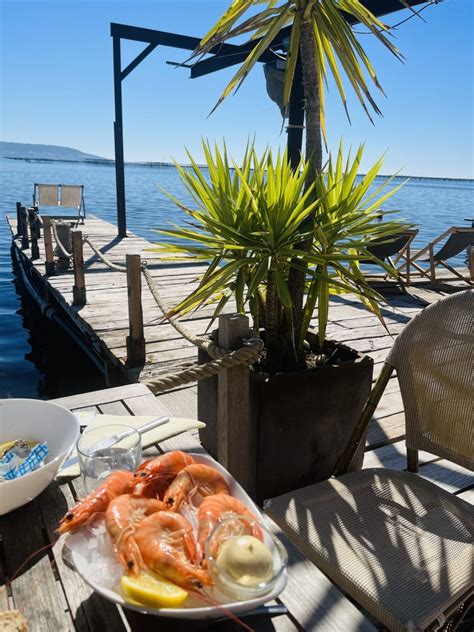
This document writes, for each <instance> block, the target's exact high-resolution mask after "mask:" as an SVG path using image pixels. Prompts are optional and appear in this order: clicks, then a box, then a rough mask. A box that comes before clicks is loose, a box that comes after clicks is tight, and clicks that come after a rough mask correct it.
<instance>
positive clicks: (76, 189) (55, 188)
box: [33, 182, 86, 222]
mask: <svg viewBox="0 0 474 632" xmlns="http://www.w3.org/2000/svg"><path fill="white" fill-rule="evenodd" d="M33 206H34V207H35V208H37V209H39V208H40V207H41V208H43V209H44V208H51V207H55V208H58V207H59V208H62V209H67V208H69V209H76V210H77V221H78V222H80V221H82V222H83V221H84V219H85V217H86V207H85V203H84V186H83V185H80V184H37V183H36V182H35V185H34V189H33ZM61 217H67V216H64V215H61Z"/></svg>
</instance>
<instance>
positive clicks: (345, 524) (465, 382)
mask: <svg viewBox="0 0 474 632" xmlns="http://www.w3.org/2000/svg"><path fill="white" fill-rule="evenodd" d="M473 308H474V294H473V293H472V292H470V291H467V292H462V293H458V294H454V295H452V296H449V297H448V298H445V299H443V300H440V301H438V302H437V303H434V304H433V305H431V306H429V307H427V308H426V309H425V310H424V311H423V312H420V313H419V314H418V315H417V316H416V317H415V318H414V319H413V320H412V321H411V322H410V323H409V324H408V325H407V326H406V327H405V329H404V330H403V332H402V333H401V334H399V336H398V338H397V339H396V341H395V344H394V346H393V349H392V351H391V353H390V355H389V357H388V359H387V361H386V364H385V367H384V370H383V372H382V375H381V376H380V378H379V380H378V381H377V384H376V386H375V387H374V391H373V393H372V396H371V399H369V402H368V404H367V406H366V410H365V411H364V413H363V416H362V418H361V421H360V423H359V424H358V427H357V429H356V431H355V433H354V435H353V437H352V438H351V441H350V444H349V447H348V449H347V450H346V452H345V454H344V455H343V457H342V458H341V461H340V463H339V465H338V468H337V469H338V472H341V471H342V472H346V471H348V468H349V466H350V463H351V460H352V457H353V454H354V453H355V449H356V447H357V445H358V444H359V442H360V441H361V438H362V436H363V434H364V431H365V430H366V428H367V423H368V420H369V419H370V418H371V416H372V413H373V411H374V410H375V407H376V405H377V403H378V400H379V399H380V396H381V394H382V392H383V389H384V387H385V385H386V384H387V382H388V379H389V377H390V375H391V373H392V371H393V370H394V368H396V370H397V375H398V380H399V382H400V389H401V394H402V398H403V403H404V407H405V416H406V445H407V455H408V465H409V469H411V470H412V471H411V472H405V471H403V472H400V471H395V470H389V469H382V468H380V469H376V468H372V469H367V470H362V471H360V472H352V473H348V474H343V475H342V476H340V477H339V478H333V479H331V480H328V481H324V482H322V483H318V484H316V485H311V486H308V487H305V488H303V489H300V490H297V491H295V492H290V493H288V494H285V495H283V496H279V497H278V498H274V499H272V500H270V501H267V503H266V504H265V511H266V513H267V514H268V515H270V516H271V517H272V518H273V520H275V522H277V523H278V524H279V526H280V527H281V528H282V530H283V531H285V533H286V534H287V535H288V536H289V537H290V538H291V539H292V540H293V541H294V542H295V543H296V544H297V546H298V547H299V548H300V549H301V550H302V552H303V553H304V554H305V555H306V556H307V557H309V558H310V559H311V560H312V561H313V562H314V563H315V564H316V565H317V566H318V567H319V568H321V570H323V571H324V572H325V573H326V574H327V575H328V576H329V577H330V578H331V579H332V580H333V581H334V582H335V583H337V584H338V585H339V586H340V587H341V588H342V589H343V590H344V591H345V592H347V593H348V594H349V595H350V596H351V597H352V598H354V599H355V600H356V601H357V602H358V603H359V604H360V605H361V606H363V607H364V608H365V609H366V610H368V611H369V612H370V613H372V614H373V615H374V616H375V617H376V618H377V619H378V620H379V621H381V622H382V623H383V624H384V625H385V626H387V627H388V628H389V629H390V630H394V631H396V632H398V631H402V630H403V631H405V630H409V631H411V632H415V631H417V630H427V629H428V630H432V629H433V630H434V629H438V627H439V626H441V625H442V624H443V622H445V621H446V620H447V618H449V617H450V616H451V615H452V614H453V613H454V612H456V611H458V610H459V607H460V605H461V604H463V603H464V604H466V602H468V601H469V600H470V599H472V596H473V594H474V582H473V542H474V508H473V507H472V506H471V505H470V504H468V503H467V502H466V501H464V500H462V499H460V498H458V497H456V496H454V495H453V494H450V493H448V492H447V491H445V490H443V489H441V488H440V487H438V486H437V485H435V484H434V483H431V482H429V481H426V480H424V479H423V478H421V477H419V476H417V475H416V474H415V473H413V472H415V471H417V469H418V463H417V461H418V458H417V457H418V450H426V451H428V452H430V453H432V454H434V455H437V456H439V457H441V458H444V459H448V460H450V461H453V462H454V463H456V464H459V465H461V466H463V467H466V468H468V469H470V470H471V471H472V470H473V469H474V433H473V406H472V403H473V400H472V386H473V371H472V367H473V361H472V359H473V357H474V356H473V342H474V327H473V324H474V322H473V313H474V310H473ZM440 467H442V465H440Z"/></svg>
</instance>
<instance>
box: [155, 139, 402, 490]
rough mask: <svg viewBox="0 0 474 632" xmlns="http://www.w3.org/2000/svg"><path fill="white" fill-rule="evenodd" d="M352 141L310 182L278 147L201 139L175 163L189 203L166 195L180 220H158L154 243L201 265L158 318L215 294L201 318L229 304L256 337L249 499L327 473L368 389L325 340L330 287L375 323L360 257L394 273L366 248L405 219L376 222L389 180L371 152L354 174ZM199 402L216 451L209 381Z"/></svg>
mask: <svg viewBox="0 0 474 632" xmlns="http://www.w3.org/2000/svg"><path fill="white" fill-rule="evenodd" d="M362 151H363V150H362V148H360V149H359V150H358V152H357V154H356V156H355V158H354V160H353V161H351V159H350V157H349V158H348V159H347V161H346V163H345V164H344V162H343V152H342V147H340V149H339V152H338V156H337V159H336V160H335V162H334V163H333V160H332V159H331V158H330V159H329V162H328V168H327V172H326V173H325V174H324V175H323V174H321V175H319V176H318V177H317V178H316V179H315V180H314V181H313V183H311V184H310V185H308V180H307V172H308V164H307V163H305V162H304V161H302V162H301V165H300V168H298V169H296V170H292V169H291V167H290V166H289V164H288V161H287V158H286V156H285V155H283V156H281V155H278V156H277V157H276V159H273V157H272V154H271V152H269V151H266V152H265V153H264V155H263V156H262V157H261V158H259V157H258V156H257V154H256V152H255V150H254V148H253V147H252V146H249V147H248V148H247V151H246V153H245V155H244V157H243V160H242V163H241V164H240V165H238V164H236V163H235V162H233V161H231V160H230V159H229V157H228V156H227V152H226V150H225V148H224V149H223V150H222V151H221V150H219V149H218V148H217V147H215V149H214V150H211V148H210V147H209V146H208V145H207V144H204V152H205V156H206V163H207V165H206V166H207V168H200V167H199V166H198V165H197V164H196V163H195V161H194V160H193V159H192V157H191V156H190V160H191V164H192V168H191V170H184V169H182V168H181V167H180V166H179V165H177V168H178V170H179V172H180V176H181V179H182V182H183V184H184V186H185V188H186V190H187V192H188V193H189V194H190V195H191V197H192V198H193V200H194V206H195V208H188V207H186V206H184V205H183V204H181V203H180V202H179V201H178V200H176V199H175V198H174V197H172V196H170V197H171V199H172V200H174V201H175V202H176V203H177V204H178V206H179V207H180V208H181V209H182V210H183V211H184V212H185V213H186V214H187V215H188V216H189V218H190V221H188V222H187V223H186V224H185V225H181V226H175V227H173V228H170V229H166V230H160V231H159V232H160V233H161V234H163V235H166V237H167V239H168V241H167V243H162V244H159V245H158V247H157V250H158V251H160V252H161V253H162V254H165V255H166V253H172V254H173V256H174V257H175V256H176V253H178V254H181V255H182V256H183V257H185V258H186V260H189V258H192V259H194V260H199V261H206V262H208V263H209V266H208V268H207V270H206V272H205V273H204V274H203V276H202V277H201V279H200V280H199V284H198V286H197V287H196V288H195V289H194V290H193V291H192V292H190V294H189V295H188V296H186V297H185V298H184V299H183V300H182V301H181V302H180V303H179V304H178V305H176V306H175V307H174V308H173V309H172V310H171V311H170V312H169V313H168V314H167V315H166V316H176V315H183V314H186V313H187V312H189V311H191V310H194V309H197V308H199V307H200V306H202V305H204V304H206V305H207V304H209V303H215V304H216V307H215V310H214V316H213V319H212V321H211V325H210V326H212V323H213V322H214V321H215V319H216V318H217V317H218V316H219V314H221V313H222V311H223V310H224V309H226V308H227V311H229V309H228V308H229V306H230V305H232V310H233V311H237V312H239V313H245V312H249V314H250V317H251V326H252V333H251V334H250V333H249V335H252V336H260V337H262V338H263V339H264V342H265V350H264V353H263V354H262V357H261V359H260V361H259V362H257V363H256V364H255V365H254V366H253V367H252V369H251V386H250V389H251V393H250V401H251V413H250V415H251V419H252V422H253V423H252V426H253V428H254V433H255V446H256V455H255V459H256V496H257V499H258V500H263V499H264V498H267V497H271V496H274V495H277V494H280V493H283V492H285V491H289V490H291V489H295V488H297V487H301V486H302V485H306V484H309V483H312V482H316V481H319V480H323V479H325V478H328V477H329V476H330V475H331V474H332V472H333V470H334V466H335V464H336V462H337V459H338V458H339V456H340V454H341V453H342V451H343V449H344V448H345V447H346V445H347V443H348V441H349V438H350V435H351V433H352V430H353V429H354V426H355V424H356V423H357V420H358V418H359V416H360V413H361V410H362V407H363V405H364V403H365V401H366V399H367V396H368V394H369V392H370V387H371V381H372V368H373V367H372V361H371V360H370V358H368V357H364V356H361V355H360V354H358V353H357V352H355V351H353V350H351V349H348V348H347V347H345V346H343V345H338V344H337V343H336V342H334V341H329V340H327V338H326V329H327V324H328V318H329V302H330V296H331V295H332V294H335V293H337V294H344V293H350V294H351V295H353V296H356V297H357V298H358V299H360V301H361V302H362V303H363V304H364V305H365V306H366V307H367V308H368V309H369V310H371V311H372V312H373V313H375V314H377V316H378V317H379V318H380V320H381V321H382V322H383V320H382V315H381V311H380V302H381V301H382V300H383V299H382V297H381V296H380V295H379V294H378V293H377V292H376V291H374V290H373V289H372V288H371V287H370V285H369V284H368V282H367V280H366V279H365V277H364V274H363V271H362V270H361V261H363V260H367V259H372V260H376V261H377V263H378V264H379V265H381V266H382V267H384V268H385V270H386V271H387V272H388V273H389V274H390V273H393V270H392V269H391V268H390V266H387V265H386V264H384V263H383V262H382V261H380V260H377V259H375V258H374V256H373V255H372V254H371V253H370V252H369V250H368V246H369V245H370V243H371V242H372V241H373V240H375V239H376V240H378V242H380V240H387V241H389V240H390V239H392V238H393V236H394V235H396V234H397V233H399V232H400V231H401V230H404V229H406V228H407V226H406V225H405V224H403V223H401V222H399V221H384V222H382V223H381V222H380V221H378V213H379V212H380V205H381V204H382V203H383V202H384V201H386V200H387V199H388V198H389V197H390V196H391V195H393V193H395V191H396V190H397V189H398V188H399V187H396V188H394V189H391V190H388V189H387V185H388V184H389V182H390V181H391V179H388V180H384V181H382V182H381V183H378V184H376V183H375V178H376V176H377V173H378V171H379V169H380V167H381V161H378V162H377V163H376V164H375V165H374V167H373V168H372V169H371V170H370V171H369V173H368V174H367V175H366V176H364V177H363V178H361V179H359V178H357V172H358V167H359V165H360V160H361V157H362ZM384 213H385V214H386V213H387V211H385V212H384ZM308 239H311V242H312V246H311V249H310V250H309V251H304V250H302V249H301V248H300V245H301V243H302V242H304V241H305V240H308ZM295 267H296V268H301V269H303V270H304V275H305V299H304V303H303V306H302V308H301V311H300V313H299V314H298V316H299V318H298V320H299V326H298V327H296V326H295V323H294V314H295V310H294V304H293V302H292V298H291V295H290V292H289V289H288V280H289V276H290V274H291V271H292V270H293V269H295ZM231 299H232V303H229V301H231ZM288 348H290V350H291V351H290V353H288ZM301 358H303V361H301V360H300V359H301ZM199 412H200V418H202V420H203V421H205V422H206V423H207V428H206V429H205V431H203V433H202V434H201V440H202V441H203V444H204V447H206V449H208V450H209V451H210V452H211V454H214V455H216V445H217V440H216V433H217V396H216V387H215V381H214V382H213V381H212V380H211V381H209V383H208V384H207V386H200V401H199ZM359 462H360V463H361V460H359Z"/></svg>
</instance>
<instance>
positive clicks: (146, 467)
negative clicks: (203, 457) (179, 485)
mask: <svg viewBox="0 0 474 632" xmlns="http://www.w3.org/2000/svg"><path fill="white" fill-rule="evenodd" d="M191 463H194V459H193V457H192V456H190V455H189V454H186V452H180V451H178V450H177V451H175V452H167V453H166V454H162V455H161V456H158V457H156V458H154V459H148V461H145V462H144V463H142V464H141V465H140V466H139V467H138V468H137V469H136V470H135V473H134V477H135V478H134V481H133V484H132V487H133V489H134V491H135V492H136V493H139V494H140V495H141V496H148V497H152V498H153V497H154V498H156V497H157V496H158V497H160V498H161V497H162V496H163V494H164V493H165V491H166V489H167V488H168V486H169V484H170V483H171V482H172V481H173V479H174V478H175V477H176V475H177V474H179V472H181V470H182V469H183V468H185V467H186V466H187V465H191Z"/></svg>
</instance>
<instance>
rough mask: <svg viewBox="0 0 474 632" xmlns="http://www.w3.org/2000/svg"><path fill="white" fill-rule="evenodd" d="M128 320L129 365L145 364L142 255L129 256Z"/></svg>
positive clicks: (127, 258)
mask: <svg viewBox="0 0 474 632" xmlns="http://www.w3.org/2000/svg"><path fill="white" fill-rule="evenodd" d="M126 260H127V290H128V320H129V325H130V335H129V336H127V365H128V366H130V367H136V366H142V365H143V364H145V336H144V332H143V309H142V276H141V268H140V255H127V257H126Z"/></svg>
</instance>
